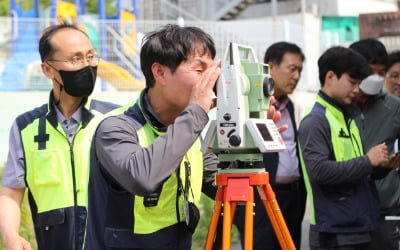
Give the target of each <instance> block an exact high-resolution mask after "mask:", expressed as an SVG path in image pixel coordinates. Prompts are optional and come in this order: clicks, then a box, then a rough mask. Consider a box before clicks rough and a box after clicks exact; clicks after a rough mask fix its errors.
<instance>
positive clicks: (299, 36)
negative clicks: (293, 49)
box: [218, 14, 321, 91]
mask: <svg viewBox="0 0 400 250" xmlns="http://www.w3.org/2000/svg"><path fill="white" fill-rule="evenodd" d="M320 22H321V21H320V19H319V18H316V17H314V16H313V15H311V14H304V15H303V14H292V15H284V16H283V15H282V16H278V17H276V18H271V17H267V18H259V19H251V20H250V19H247V20H243V19H242V20H236V21H224V22H218V24H219V25H220V26H221V27H222V28H223V29H225V30H227V31H229V32H231V33H233V34H237V35H238V36H241V37H245V38H246V39H247V40H248V41H249V42H251V45H252V46H254V48H255V50H256V53H257V55H258V59H259V60H260V61H262V60H263V58H264V53H265V51H266V49H267V48H268V47H269V46H270V45H271V44H272V43H275V42H278V41H288V42H292V43H296V44H297V45H298V46H299V47H300V48H302V50H303V52H304V54H305V55H306V61H305V64H304V69H303V73H302V77H301V79H300V82H299V86H298V88H299V89H301V90H307V91H316V90H317V89H318V88H319V83H318V69H317V68H316V65H317V60H318V57H319V55H320V53H321V51H320V27H321V23H320Z"/></svg>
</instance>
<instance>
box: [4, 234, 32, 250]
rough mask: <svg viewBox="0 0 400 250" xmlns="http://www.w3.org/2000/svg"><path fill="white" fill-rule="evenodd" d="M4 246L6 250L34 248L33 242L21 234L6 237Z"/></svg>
mask: <svg viewBox="0 0 400 250" xmlns="http://www.w3.org/2000/svg"><path fill="white" fill-rule="evenodd" d="M4 246H5V249H6V250H32V247H31V244H30V243H29V242H28V241H27V240H25V239H24V238H22V237H21V236H19V235H17V236H16V237H13V238H8V239H5V240H4Z"/></svg>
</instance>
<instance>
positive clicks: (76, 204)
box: [66, 131, 79, 249]
mask: <svg viewBox="0 0 400 250" xmlns="http://www.w3.org/2000/svg"><path fill="white" fill-rule="evenodd" d="M78 132H79V131H77V132H76V133H75V136H74V139H72V143H71V144H70V145H69V152H70V156H71V171H72V188H73V192H74V240H73V241H74V244H73V247H74V249H75V248H76V241H77V240H78V239H79V237H78V235H77V234H78V230H77V228H78V225H79V221H78V220H79V216H78V197H77V190H76V177H75V160H74V147H73V145H74V141H75V137H76V135H77V133H78ZM66 139H67V140H68V138H66Z"/></svg>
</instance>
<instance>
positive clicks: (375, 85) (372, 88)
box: [360, 75, 384, 95]
mask: <svg viewBox="0 0 400 250" xmlns="http://www.w3.org/2000/svg"><path fill="white" fill-rule="evenodd" d="M383 81H384V79H383V77H381V76H378V75H370V76H368V77H367V78H365V79H364V80H362V81H361V84H360V89H361V90H362V92H364V94H367V95H377V94H379V93H380V92H381V90H382V87H383Z"/></svg>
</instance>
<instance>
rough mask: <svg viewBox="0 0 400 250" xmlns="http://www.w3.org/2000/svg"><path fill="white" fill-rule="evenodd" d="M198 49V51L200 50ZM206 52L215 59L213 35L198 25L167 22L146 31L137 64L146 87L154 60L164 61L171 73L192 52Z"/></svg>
mask: <svg viewBox="0 0 400 250" xmlns="http://www.w3.org/2000/svg"><path fill="white" fill-rule="evenodd" d="M199 49H201V51H199ZM195 52H197V53H200V54H201V55H205V54H206V53H209V54H210V55H211V57H212V59H214V57H215V54H216V51H215V45H214V41H213V39H212V37H211V36H210V35H209V34H207V33H205V32H204V31H203V30H201V29H200V28H197V27H180V26H178V25H173V24H168V25H165V26H161V27H160V28H159V29H157V30H155V31H153V32H151V33H149V34H147V35H146V36H145V37H144V38H143V46H142V49H141V51H140V66H141V69H142V72H143V75H144V77H145V79H146V87H147V88H151V87H153V86H154V83H155V79H154V76H153V73H152V72H151V66H152V65H153V63H155V62H157V63H160V64H162V65H166V66H167V67H168V68H169V69H170V70H171V72H172V73H174V72H175V70H176V68H177V67H178V66H179V65H180V64H181V63H182V62H183V61H186V60H187V59H188V56H189V55H190V54H192V53H195Z"/></svg>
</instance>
